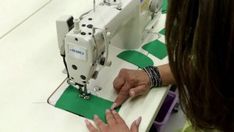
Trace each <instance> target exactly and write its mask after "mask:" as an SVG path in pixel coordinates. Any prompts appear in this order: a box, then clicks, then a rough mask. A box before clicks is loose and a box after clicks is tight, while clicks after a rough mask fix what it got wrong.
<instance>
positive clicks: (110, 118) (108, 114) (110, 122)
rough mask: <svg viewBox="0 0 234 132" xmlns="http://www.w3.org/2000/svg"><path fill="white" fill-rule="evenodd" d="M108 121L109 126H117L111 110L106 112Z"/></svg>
mask: <svg viewBox="0 0 234 132" xmlns="http://www.w3.org/2000/svg"><path fill="white" fill-rule="evenodd" d="M106 121H107V124H108V125H113V124H116V121H115V117H114V116H113V114H112V112H111V111H110V110H106Z"/></svg>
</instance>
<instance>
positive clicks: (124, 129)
mask: <svg viewBox="0 0 234 132" xmlns="http://www.w3.org/2000/svg"><path fill="white" fill-rule="evenodd" d="M106 121H107V124H105V123H104V122H102V120H101V119H100V118H99V117H98V116H96V115H95V116H94V122H95V124H96V126H97V128H96V127H94V126H93V125H92V123H91V122H89V121H88V120H85V123H86V126H87V128H88V130H89V132H120V131H121V132H138V128H139V125H140V122H141V117H139V118H138V119H137V120H135V121H134V122H133V123H132V125H131V128H130V129H129V128H128V126H127V125H126V123H125V122H124V120H123V119H122V118H121V117H120V115H119V114H118V113H117V112H116V111H114V110H107V111H106Z"/></svg>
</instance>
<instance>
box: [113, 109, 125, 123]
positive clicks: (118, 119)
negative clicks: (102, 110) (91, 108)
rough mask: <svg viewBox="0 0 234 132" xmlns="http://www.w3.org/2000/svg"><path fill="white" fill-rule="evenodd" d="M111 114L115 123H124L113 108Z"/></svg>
mask: <svg viewBox="0 0 234 132" xmlns="http://www.w3.org/2000/svg"><path fill="white" fill-rule="evenodd" d="M112 114H113V116H114V118H115V121H116V122H117V123H124V120H123V119H122V118H121V116H120V115H119V114H118V113H117V112H116V111H115V110H112Z"/></svg>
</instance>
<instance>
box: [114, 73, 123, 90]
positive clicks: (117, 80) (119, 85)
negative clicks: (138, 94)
mask: <svg viewBox="0 0 234 132" xmlns="http://www.w3.org/2000/svg"><path fill="white" fill-rule="evenodd" d="M124 83H125V81H124V78H122V77H119V76H118V77H116V78H115V80H114V82H113V87H114V89H115V90H116V91H117V92H118V93H119V91H120V90H121V88H122V87H123V85H124Z"/></svg>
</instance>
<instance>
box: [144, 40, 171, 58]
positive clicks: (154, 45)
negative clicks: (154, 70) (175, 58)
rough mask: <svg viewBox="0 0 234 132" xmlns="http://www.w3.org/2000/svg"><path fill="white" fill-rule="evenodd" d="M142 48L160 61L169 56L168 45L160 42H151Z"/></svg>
mask: <svg viewBox="0 0 234 132" xmlns="http://www.w3.org/2000/svg"><path fill="white" fill-rule="evenodd" d="M142 48H143V49H144V50H146V51H148V52H149V53H150V54H152V55H153V56H155V57H157V58H159V59H163V58H165V57H166V56H167V47H166V45H165V44H163V43H162V42H160V41H158V40H154V41H152V42H149V43H147V44H145V45H144V46H143V47H142Z"/></svg>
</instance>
